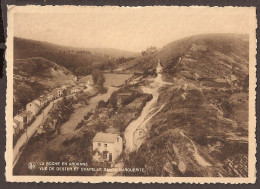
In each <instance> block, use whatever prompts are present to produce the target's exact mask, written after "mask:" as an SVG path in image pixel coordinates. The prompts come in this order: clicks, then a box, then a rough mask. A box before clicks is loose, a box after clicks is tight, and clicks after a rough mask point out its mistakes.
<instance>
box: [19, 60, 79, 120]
mask: <svg viewBox="0 0 260 189" xmlns="http://www.w3.org/2000/svg"><path fill="white" fill-rule="evenodd" d="M75 82H76V77H75V76H74V75H73V74H72V72H71V71H69V70H67V69H66V68H64V67H63V66H60V65H57V64H56V63H54V62H51V61H49V60H46V59H44V58H41V57H34V58H28V59H16V60H15V61H14V115H15V114H16V113H17V112H18V110H21V109H22V108H24V107H25V105H26V104H27V103H28V102H30V101H32V100H34V99H35V98H38V97H39V96H41V95H42V94H43V93H44V92H48V91H51V90H52V89H54V88H56V87H59V86H61V85H64V84H68V85H75Z"/></svg>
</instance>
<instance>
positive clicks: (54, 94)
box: [13, 85, 80, 136]
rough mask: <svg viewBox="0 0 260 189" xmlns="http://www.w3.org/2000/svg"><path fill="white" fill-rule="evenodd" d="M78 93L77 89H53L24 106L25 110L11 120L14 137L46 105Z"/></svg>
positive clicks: (63, 87) (64, 87)
mask: <svg viewBox="0 0 260 189" xmlns="http://www.w3.org/2000/svg"><path fill="white" fill-rule="evenodd" d="M79 91H80V89H79V88H78V87H71V86H66V85H64V86H61V87H59V88H55V89H53V90H52V91H51V92H50V93H49V94H46V95H42V96H40V97H39V98H38V99H35V100H33V101H32V102H29V103H28V104H27V105H26V110H23V111H22V112H20V113H18V114H17V115H16V116H15V117H14V119H13V129H14V132H13V133H14V136H17V135H18V133H19V132H20V131H21V130H23V129H25V127H26V126H27V125H29V124H30V122H31V121H32V120H33V119H34V118H35V116H36V115H37V114H38V113H39V112H40V111H41V110H42V109H43V108H44V107H46V106H47V105H48V103H50V102H51V101H53V100H55V99H58V98H60V97H63V96H65V95H71V94H75V93H78V92H79Z"/></svg>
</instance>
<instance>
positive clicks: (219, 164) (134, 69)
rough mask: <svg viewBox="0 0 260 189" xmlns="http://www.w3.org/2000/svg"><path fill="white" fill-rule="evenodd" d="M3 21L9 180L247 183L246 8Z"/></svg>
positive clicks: (251, 71) (23, 13)
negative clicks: (5, 36) (4, 28)
mask: <svg viewBox="0 0 260 189" xmlns="http://www.w3.org/2000/svg"><path fill="white" fill-rule="evenodd" d="M7 15H8V19H7V22H8V28H7V32H8V37H7V80H8V83H7V106H6V128H7V145H6V154H5V157H6V164H7V167H6V178H7V181H11V182H78V181H79V182H130V183H132V182H142V183H153V182H157V183H175V182H186V183H194V182H196V183H216V182H221V183H254V182H255V178H256V176H255V174H256V170H255V163H256V159H255V153H256V142H255V127H256V118H255V87H256V70H255V65H256V60H255V54H256V36H255V29H256V27H257V25H256V9H255V8H254V7H199V6H196V7H195V6H193V7H177V6H169V7H167V6H154V7H152V6H151V7H113V6H104V7H96V6H9V7H8V14H7Z"/></svg>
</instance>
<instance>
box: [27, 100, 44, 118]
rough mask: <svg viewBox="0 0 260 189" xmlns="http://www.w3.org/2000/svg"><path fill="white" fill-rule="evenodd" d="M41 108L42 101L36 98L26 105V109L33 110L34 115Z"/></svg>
mask: <svg viewBox="0 0 260 189" xmlns="http://www.w3.org/2000/svg"><path fill="white" fill-rule="evenodd" d="M40 109H41V106H40V101H38V100H34V101H32V102H30V103H28V104H27V105H26V111H30V112H32V115H33V116H35V115H36V114H37V113H38V112H39V111H40Z"/></svg>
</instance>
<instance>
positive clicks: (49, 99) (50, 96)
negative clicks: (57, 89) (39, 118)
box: [46, 94, 54, 101]
mask: <svg viewBox="0 0 260 189" xmlns="http://www.w3.org/2000/svg"><path fill="white" fill-rule="evenodd" d="M46 98H47V100H48V101H52V100H53V98H54V96H53V94H48V95H47V97H46Z"/></svg>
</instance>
